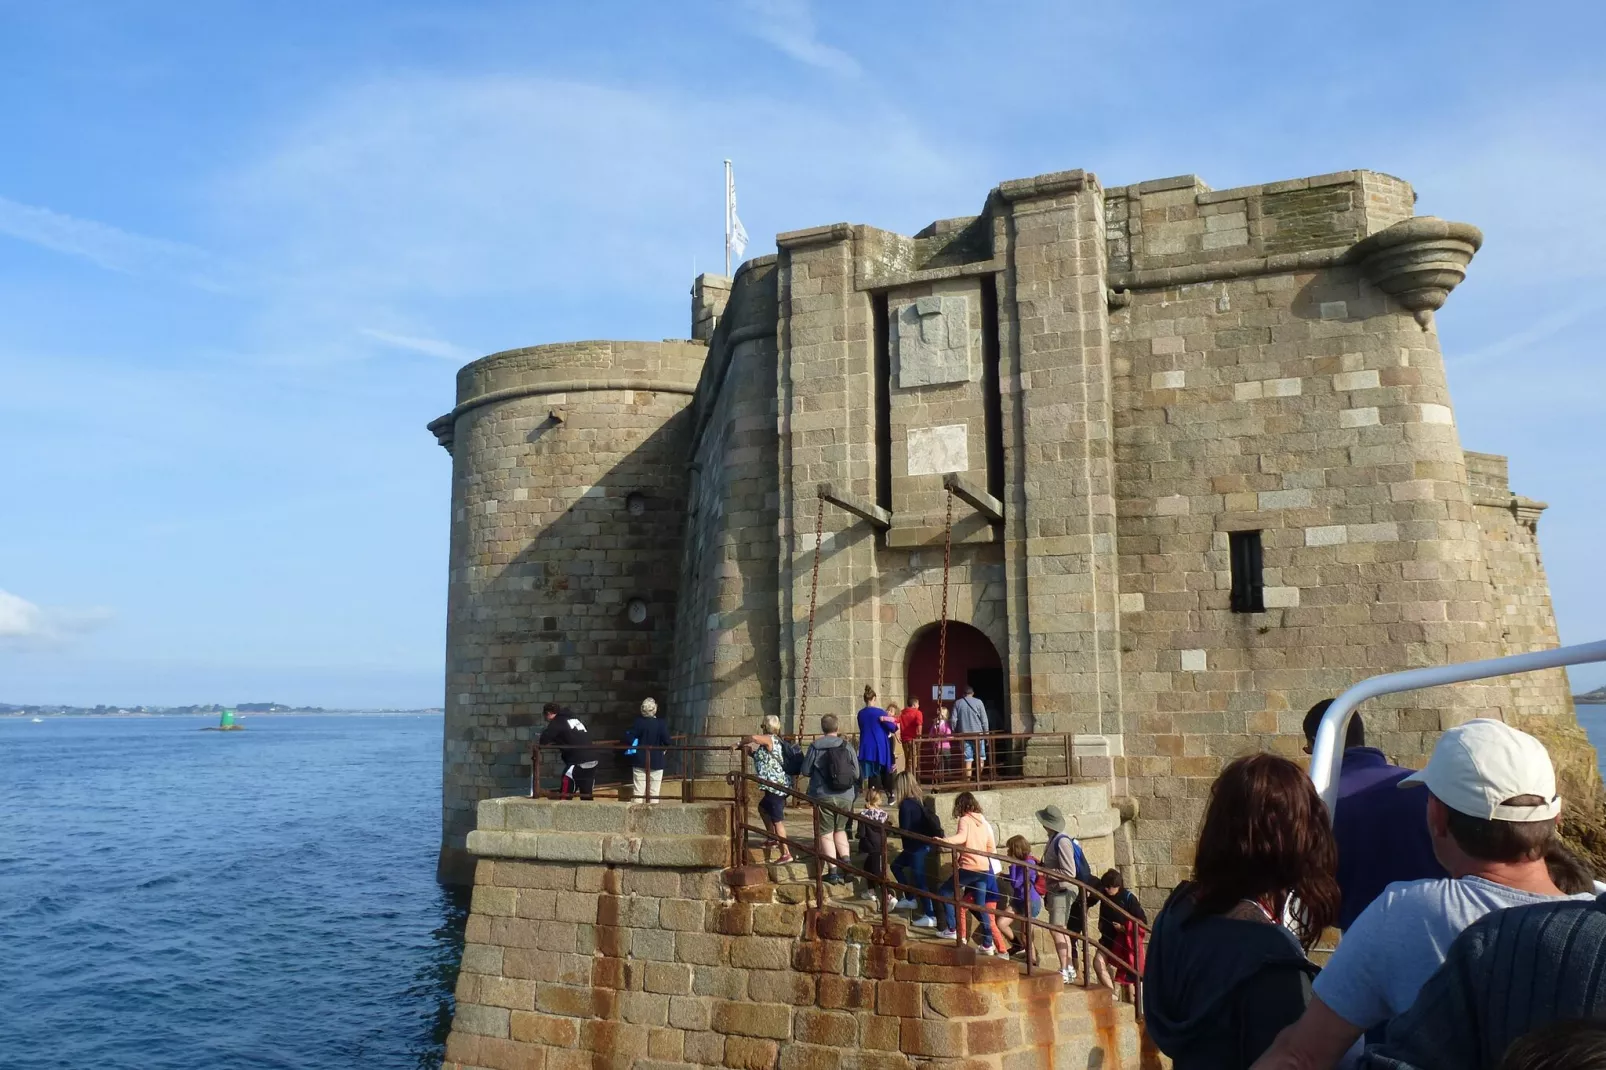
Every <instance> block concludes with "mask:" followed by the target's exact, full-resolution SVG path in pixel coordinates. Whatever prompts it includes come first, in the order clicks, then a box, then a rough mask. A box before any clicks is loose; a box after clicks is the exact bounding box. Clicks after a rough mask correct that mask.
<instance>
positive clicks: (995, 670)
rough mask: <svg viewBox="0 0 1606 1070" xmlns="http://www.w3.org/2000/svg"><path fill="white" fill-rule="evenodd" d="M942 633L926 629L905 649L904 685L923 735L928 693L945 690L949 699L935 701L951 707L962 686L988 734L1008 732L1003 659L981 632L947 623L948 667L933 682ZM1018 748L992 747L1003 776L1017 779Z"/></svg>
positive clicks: (929, 710) (930, 705) (930, 706)
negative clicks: (971, 692) (971, 691)
mask: <svg viewBox="0 0 1606 1070" xmlns="http://www.w3.org/2000/svg"><path fill="white" fill-rule="evenodd" d="M941 635H942V628H941V625H940V624H928V625H926V626H925V627H924V628H922V629H921V630H920V631H919V632H917V633H915V637H914V641H913V642H911V643H910V644H909V655H908V662H907V665H906V671H905V680H906V681H907V684H908V688H907V690H908V697H909V698H913V699H915V700H916V701H918V702H919V704H920V709H921V712H922V713H923V714H924V715H925V720H926V731H927V732H928V733H929V732H930V730H931V726H932V725H934V724H935V723H936V721H937V706H938V702H939V700H938V699H937V698H936V697H935V696H936V695H937V694H944V693H945V692H941V691H934V689H938V688H942V687H948V688H951V689H952V691H951V692H946V694H949V695H951V696H952V697H948V698H943V699H941V700H940V701H941V702H942V703H943V704H944V705H946V706H948V707H949V708H950V709H952V707H953V703H954V699H956V698H959V697H961V696H963V695H964V693H965V687H966V685H969V686H970V687H973V688H975V689H976V697H977V698H979V699H981V701H982V705H984V706H986V707H987V721H988V724H989V725H990V726H991V728H992V730H993V731H994V732H1008V731H1010V726H1011V724H1012V723H1013V722H1012V720H1011V718H1010V711H1009V688H1008V686H1007V684H1006V682H1005V678H1004V663H1003V659H1002V658H1000V657H999V655H998V648H997V647H995V646H993V642H992V640H991V639H988V638H987V635H986V633H984V632H982V631H981V629H979V628H976V627H973V626H971V625H969V624H963V623H960V622H959V621H952V620H951V621H949V622H948V662H947V666H946V672H945V673H944V674H943V675H944V676H945V677H946V679H944V680H941V681H939V680H938V679H937V661H938V658H939V656H940V647H941ZM1022 753H1024V748H1017V747H1014V746H1011V745H1010V741H1009V740H998V741H996V749H995V754H996V758H995V761H996V763H997V764H996V768H997V769H998V771H999V772H1000V773H1002V774H1003V775H1005V776H1019V775H1020V754H1022Z"/></svg>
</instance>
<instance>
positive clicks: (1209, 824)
mask: <svg viewBox="0 0 1606 1070" xmlns="http://www.w3.org/2000/svg"><path fill="white" fill-rule="evenodd" d="M1337 869H1338V848H1337V847H1336V846H1335V844H1334V841H1333V833H1332V829H1331V827H1330V826H1329V824H1328V820H1327V809H1326V807H1324V806H1323V805H1322V801H1321V798H1320V797H1319V796H1318V795H1317V794H1316V789H1315V788H1314V787H1312V785H1311V782H1310V778H1309V777H1307V776H1306V775H1305V772H1304V770H1302V769H1300V767H1299V766H1297V765H1295V764H1294V763H1293V762H1291V761H1289V760H1288V759H1286V758H1279V757H1277V756H1276V755H1274V754H1254V755H1250V756H1248V757H1246V758H1239V759H1238V760H1236V761H1234V762H1232V763H1231V764H1230V765H1228V766H1227V768H1226V769H1224V770H1222V773H1221V775H1220V776H1219V777H1217V778H1216V782H1215V785H1214V786H1213V787H1212V788H1211V789H1210V803H1209V806H1208V807H1207V808H1206V810H1205V817H1204V825H1203V826H1202V827H1201V828H1200V830H1199V843H1198V847H1197V848H1196V849H1195V851H1194V858H1193V879H1192V880H1191V881H1187V882H1184V883H1183V884H1181V885H1179V886H1178V887H1177V889H1176V891H1174V892H1172V893H1171V897H1170V898H1169V899H1168V900H1167V901H1166V904H1165V907H1164V908H1163V909H1162V910H1161V911H1160V916H1159V917H1158V918H1156V919H1155V923H1154V931H1153V933H1152V935H1151V936H1150V940H1149V955H1148V961H1147V963H1146V964H1145V968H1144V971H1143V983H1144V989H1143V1007H1144V1015H1145V1023H1144V1024H1145V1027H1146V1028H1147V1030H1148V1033H1149V1035H1150V1036H1151V1037H1153V1038H1154V1041H1155V1043H1156V1044H1157V1045H1158V1046H1159V1048H1160V1050H1161V1051H1163V1052H1164V1053H1165V1054H1167V1055H1169V1056H1170V1057H1171V1059H1172V1065H1173V1066H1174V1067H1175V1070H1205V1068H1209V1070H1234V1068H1239V1067H1243V1068H1247V1067H1248V1066H1249V1065H1250V1064H1251V1063H1253V1062H1254V1061H1255V1059H1256V1058H1257V1057H1258V1056H1259V1055H1260V1054H1261V1053H1262V1052H1264V1051H1265V1050H1266V1049H1267V1048H1268V1047H1270V1046H1271V1042H1272V1040H1273V1038H1275V1037H1276V1036H1277V1033H1278V1032H1279V1031H1280V1030H1281V1029H1283V1027H1285V1026H1287V1025H1290V1024H1291V1023H1292V1022H1293V1021H1294V1020H1295V1019H1297V1018H1298V1017H1299V1016H1300V1014H1301V1013H1303V1012H1304V1010H1305V1004H1306V1003H1308V1002H1309V1001H1310V996H1311V978H1312V977H1314V976H1315V974H1316V967H1315V966H1314V965H1313V964H1312V963H1311V962H1310V960H1309V959H1308V958H1307V957H1306V955H1305V952H1306V951H1307V950H1308V949H1309V948H1311V947H1312V946H1314V945H1315V943H1316V940H1317V939H1318V938H1319V937H1320V936H1321V934H1322V930H1324V929H1326V928H1327V927H1328V926H1329V925H1331V924H1333V922H1334V920H1335V919H1336V918H1337V917H1338V905H1339V892H1338V881H1337V877H1336V872H1337Z"/></svg>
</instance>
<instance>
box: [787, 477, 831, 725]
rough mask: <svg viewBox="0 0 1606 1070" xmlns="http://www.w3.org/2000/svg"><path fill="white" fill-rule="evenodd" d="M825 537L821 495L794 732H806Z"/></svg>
mask: <svg viewBox="0 0 1606 1070" xmlns="http://www.w3.org/2000/svg"><path fill="white" fill-rule="evenodd" d="M824 535H825V495H824V494H823V493H822V494H821V495H820V506H819V509H818V510H816V511H815V514H814V577H813V579H811V580H810V581H809V637H808V641H807V642H805V643H804V644H803V690H802V693H801V696H800V697H799V699H798V703H797V724H795V725H793V730H794V731H797V732H802V731H805V727H804V719H805V718H806V717H807V716H808V712H809V673H810V672H811V671H812V670H813V668H814V610H815V608H816V607H817V606H818V605H819V599H820V542H821V540H822V539H823V538H824Z"/></svg>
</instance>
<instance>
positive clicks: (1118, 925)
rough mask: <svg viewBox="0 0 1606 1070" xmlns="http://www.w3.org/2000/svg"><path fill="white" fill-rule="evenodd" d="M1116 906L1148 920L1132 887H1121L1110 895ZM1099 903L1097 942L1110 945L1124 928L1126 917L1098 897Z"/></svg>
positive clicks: (1140, 918) (1143, 919) (1139, 918)
mask: <svg viewBox="0 0 1606 1070" xmlns="http://www.w3.org/2000/svg"><path fill="white" fill-rule="evenodd" d="M1110 899H1111V900H1113V901H1114V903H1115V906H1116V907H1120V908H1121V910H1124V911H1126V912H1127V913H1128V914H1130V915H1132V916H1133V917H1134V918H1137V919H1138V920H1139V921H1148V920H1149V916H1148V915H1147V914H1145V913H1144V912H1143V904H1142V903H1140V902H1138V897H1137V896H1135V895H1133V894H1132V889H1130V888H1122V889H1121V890H1120V892H1118V893H1117V894H1115V895H1112V896H1111V897H1110ZM1098 903H1099V943H1101V944H1103V945H1105V946H1106V947H1108V946H1110V945H1111V944H1113V943H1114V942H1115V937H1116V934H1118V933H1119V932H1120V931H1121V930H1122V929H1124V928H1126V918H1125V917H1123V916H1122V915H1121V914H1120V913H1118V912H1117V911H1116V909H1115V907H1112V906H1110V903H1109V901H1106V900H1103V899H1100V900H1099V901H1098Z"/></svg>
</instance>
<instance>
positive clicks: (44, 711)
mask: <svg viewBox="0 0 1606 1070" xmlns="http://www.w3.org/2000/svg"><path fill="white" fill-rule="evenodd" d="M225 709H230V710H233V711H235V713H236V714H239V715H242V717H243V716H246V715H248V716H251V717H283V716H289V717H294V716H316V715H318V714H329V713H339V714H346V715H362V716H372V717H382V716H395V715H400V714H444V713H445V712H446V711H445V710H444V709H442V708H441V707H439V706H421V707H418V708H415V709H400V708H390V707H384V708H378V709H326V708H324V707H323V706H286V705H283V704H282V703H278V702H242V703H240V704H239V705H238V706H222V705H217V704H212V705H207V706H64V705H26V706H24V705H17V704H14V703H9V702H0V718H4V717H217V716H219V715H220V714H221V713H222V712H223V711H224V710H225Z"/></svg>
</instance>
